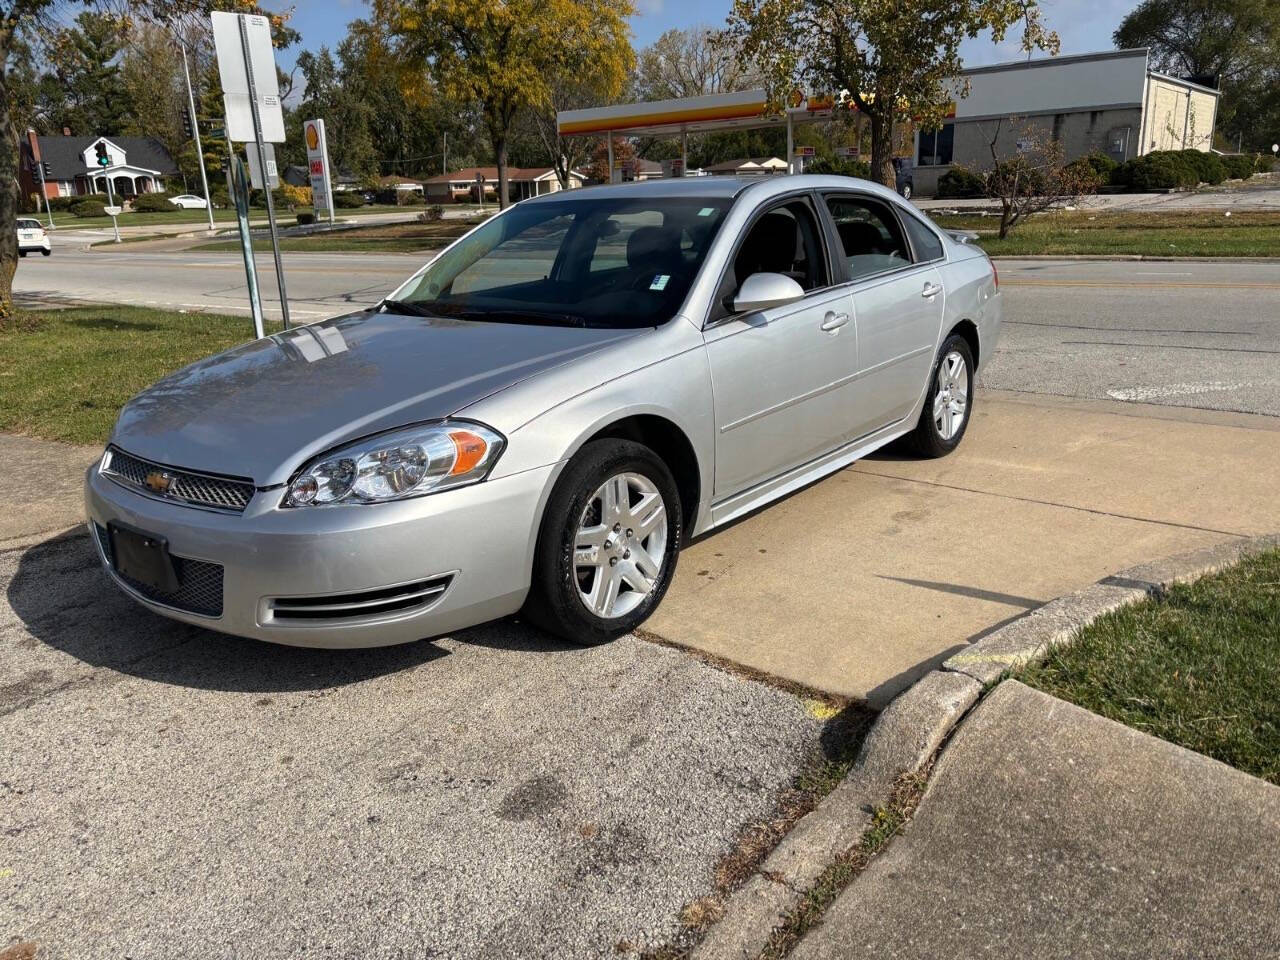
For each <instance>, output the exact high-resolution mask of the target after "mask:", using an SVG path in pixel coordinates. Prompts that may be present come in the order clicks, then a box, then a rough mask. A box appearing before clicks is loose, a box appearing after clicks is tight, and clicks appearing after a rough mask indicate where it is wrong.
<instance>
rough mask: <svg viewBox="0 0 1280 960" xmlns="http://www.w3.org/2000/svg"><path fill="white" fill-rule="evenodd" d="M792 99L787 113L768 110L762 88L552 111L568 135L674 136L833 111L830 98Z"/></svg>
mask: <svg viewBox="0 0 1280 960" xmlns="http://www.w3.org/2000/svg"><path fill="white" fill-rule="evenodd" d="M795 99H796V100H797V101H798V103H797V106H795V107H792V108H790V109H788V110H787V111H786V112H785V113H771V112H770V111H769V109H768V96H767V95H766V93H765V91H763V90H742V91H740V92H738V93H713V94H711V95H709V96H705V97H685V98H682V99H679V100H656V101H653V102H650V103H620V104H615V105H614V106H609V107H588V108H587V109H585V110H563V111H561V112H560V113H559V114H557V115H556V121H557V127H558V128H559V131H560V134H561V135H562V136H566V137H573V136H588V135H603V134H615V135H618V136H658V137H677V136H680V135H681V134H688V133H713V132H716V131H719V130H751V129H760V128H762V127H773V126H781V125H784V124H786V125H789V124H790V122H791V121H792V120H800V121H805V120H818V119H823V118H825V117H829V116H830V115H831V110H832V105H833V103H832V100H831V99H830V98H823V99H821V100H816V99H815V100H814V101H813V102H812V103H811V102H810V101H807V100H801V99H799V98H798V97H797V98H795Z"/></svg>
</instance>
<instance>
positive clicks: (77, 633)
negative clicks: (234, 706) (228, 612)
mask: <svg viewBox="0 0 1280 960" xmlns="http://www.w3.org/2000/svg"><path fill="white" fill-rule="evenodd" d="M16 552H17V551H14V553H16ZM12 556H13V554H10V557H12ZM3 560H4V558H3V556H0V562H2V561H3ZM10 564H12V560H10V561H9V562H8V563H5V564H4V565H5V566H9V565H10ZM6 572H7V571H6ZM7 599H8V602H9V606H10V607H11V608H12V609H13V612H14V614H16V616H17V617H18V619H19V620H20V621H21V622H22V626H23V627H24V628H25V631H26V633H28V634H29V635H30V636H29V637H27V638H25V642H24V639H19V640H18V644H19V645H20V646H23V645H25V646H29V647H34V646H35V645H36V644H37V643H42V644H45V645H47V646H49V647H51V648H53V649H55V650H60V651H62V652H63V653H66V654H69V655H71V656H72V657H75V658H76V659H77V660H80V661H82V662H84V663H87V664H89V665H90V666H93V667H101V668H105V669H108V670H114V671H118V672H120V673H124V674H128V675H130V676H135V677H140V678H143V679H147V680H154V681H157V682H159V683H166V684H173V685H176V686H185V687H197V688H201V689H207V690H222V691H234V692H254V693H259V692H260V693H287V692H298V691H308V690H322V689H326V688H332V687H342V686H346V685H347V684H352V683H359V682H361V681H363V680H370V679H373V678H375V677H379V676H382V675H385V674H389V673H395V672H398V671H402V670H410V669H413V668H415V667H418V666H422V665H423V664H426V663H429V662H431V661H433V660H436V659H439V658H441V657H444V656H447V655H448V651H447V650H445V649H443V648H441V647H440V646H438V645H436V644H433V643H430V642H427V641H419V642H417V643H408V644H403V645H400V646H394V647H375V648H371V649H367V650H313V649H306V648H302V647H285V646H280V645H277V644H272V643H262V642H259V641H256V640H245V639H241V638H239V637H232V636H227V635H226V634H221V633H215V632H214V631H212V630H205V629H203V628H200V627H195V626H190V625H188V624H183V623H179V622H177V621H174V620H169V619H167V618H165V617H161V616H158V615H157V614H154V613H152V612H151V611H149V610H147V609H146V608H144V607H142V606H140V605H139V604H137V603H135V602H134V601H133V600H131V599H129V598H128V597H126V596H125V595H124V594H122V593H121V592H120V590H119V589H117V587H116V586H115V584H113V583H111V581H110V580H109V579H108V577H107V574H106V573H105V572H104V571H103V570H102V568H101V565H100V563H99V561H98V557H97V554H96V553H95V551H94V549H93V546H92V544H91V543H90V542H89V537H88V535H87V534H86V533H84V532H83V531H72V532H68V533H64V534H61V535H60V536H57V537H55V538H53V539H51V540H47V541H45V542H43V543H40V544H37V545H36V546H33V547H31V548H29V549H27V550H26V551H24V552H22V553H21V554H20V555H19V556H18V558H17V564H16V569H15V570H13V572H12V579H11V580H10V581H9V586H8V591H7ZM481 629H482V630H483V628H481ZM505 633H507V634H510V633H511V631H505ZM459 639H462V638H461V637H459ZM508 642H509V639H508ZM531 642H533V641H531Z"/></svg>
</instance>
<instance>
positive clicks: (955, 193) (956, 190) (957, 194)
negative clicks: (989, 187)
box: [938, 167, 985, 200]
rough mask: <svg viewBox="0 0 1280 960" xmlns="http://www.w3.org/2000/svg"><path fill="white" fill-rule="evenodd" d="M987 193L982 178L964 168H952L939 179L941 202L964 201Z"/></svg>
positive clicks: (939, 197)
mask: <svg viewBox="0 0 1280 960" xmlns="http://www.w3.org/2000/svg"><path fill="white" fill-rule="evenodd" d="M984 191H985V184H984V183H983V181H982V177H980V176H978V175H977V174H976V173H974V172H973V171H972V170H966V169H965V168H964V167H952V168H951V169H950V170H948V171H947V172H946V173H944V174H943V175H942V176H941V177H939V178H938V199H939V200H962V199H965V198H966V197H980V196H982V195H983V193H984Z"/></svg>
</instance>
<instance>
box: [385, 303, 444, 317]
mask: <svg viewBox="0 0 1280 960" xmlns="http://www.w3.org/2000/svg"><path fill="white" fill-rule="evenodd" d="M378 311H379V312H380V313H406V314H408V315H409V316H412V317H435V316H438V314H435V313H432V312H431V311H430V310H428V309H427V308H426V307H424V306H421V305H420V304H416V303H413V302H412V301H410V300H383V301H382V302H381V303H380V304H378Z"/></svg>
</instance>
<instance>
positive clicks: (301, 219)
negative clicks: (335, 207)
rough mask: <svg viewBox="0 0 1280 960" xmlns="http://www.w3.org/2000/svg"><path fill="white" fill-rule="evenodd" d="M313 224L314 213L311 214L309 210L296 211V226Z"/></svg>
mask: <svg viewBox="0 0 1280 960" xmlns="http://www.w3.org/2000/svg"><path fill="white" fill-rule="evenodd" d="M315 222H316V215H315V214H314V213H312V212H311V211H310V210H299V211H298V225H299V226H304V225H306V224H309V223H315Z"/></svg>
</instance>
